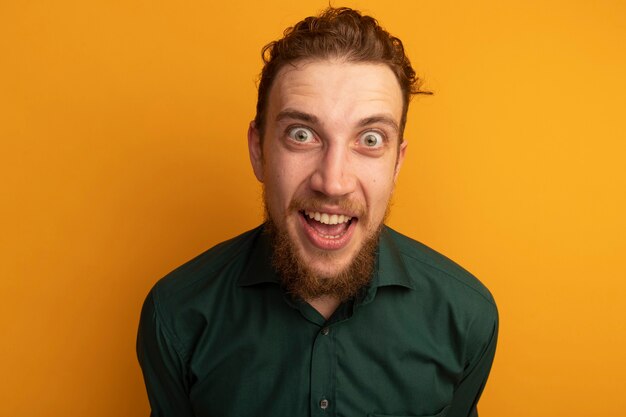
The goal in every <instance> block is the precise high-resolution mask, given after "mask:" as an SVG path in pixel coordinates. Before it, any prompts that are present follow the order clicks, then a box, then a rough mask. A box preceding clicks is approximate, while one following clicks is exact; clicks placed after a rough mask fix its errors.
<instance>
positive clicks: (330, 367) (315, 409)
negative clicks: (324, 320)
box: [310, 326, 335, 417]
mask: <svg viewBox="0 0 626 417" xmlns="http://www.w3.org/2000/svg"><path fill="white" fill-rule="evenodd" d="M334 374H335V346H334V342H333V337H332V334H331V332H330V328H329V326H324V327H322V328H321V329H319V330H318V333H317V336H316V337H315V340H314V342H313V351H312V357H311V374H310V375H311V403H310V406H311V416H312V417H316V416H317V417H323V416H330V415H333V412H332V409H333V407H332V404H331V401H330V400H332V399H333V397H334V385H335V384H334V381H333V378H334Z"/></svg>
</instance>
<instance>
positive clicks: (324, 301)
mask: <svg viewBox="0 0 626 417" xmlns="http://www.w3.org/2000/svg"><path fill="white" fill-rule="evenodd" d="M306 302H307V303H309V305H310V306H311V307H313V308H314V309H315V310H317V312H318V313H320V314H321V315H322V316H323V317H324V318H325V319H326V320H328V319H329V318H330V316H332V315H333V313H334V312H335V310H337V307H339V304H341V301H339V299H338V298H337V297H333V296H331V295H323V296H321V297H317V298H312V299H310V300H306Z"/></svg>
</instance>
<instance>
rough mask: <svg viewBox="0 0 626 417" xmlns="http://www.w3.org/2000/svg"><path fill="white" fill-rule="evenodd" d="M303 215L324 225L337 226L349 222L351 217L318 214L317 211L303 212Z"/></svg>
mask: <svg viewBox="0 0 626 417" xmlns="http://www.w3.org/2000/svg"><path fill="white" fill-rule="evenodd" d="M304 214H306V215H307V216H309V218H311V219H315V220H317V221H318V222H320V223H324V224H339V223H346V222H349V221H350V219H352V217H349V216H345V215H343V214H328V213H320V212H319V211H305V212H304Z"/></svg>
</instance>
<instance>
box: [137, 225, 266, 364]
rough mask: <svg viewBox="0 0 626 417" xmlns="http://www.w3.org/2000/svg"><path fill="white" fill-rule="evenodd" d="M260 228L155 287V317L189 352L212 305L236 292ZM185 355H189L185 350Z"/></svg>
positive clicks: (220, 246) (152, 293)
mask: <svg viewBox="0 0 626 417" xmlns="http://www.w3.org/2000/svg"><path fill="white" fill-rule="evenodd" d="M261 233H262V228H261V227H257V228H255V229H253V230H250V231H247V232H245V233H243V234H241V235H239V236H237V237H235V238H232V239H230V240H227V241H224V242H222V243H219V244H218V245H216V246H214V247H212V248H211V249H209V250H207V251H206V252H204V253H202V254H200V255H198V256H197V257H195V258H193V259H192V260H190V261H188V262H186V263H185V264H183V265H181V266H180V267H178V268H176V269H175V270H173V271H172V272H170V273H169V274H167V275H166V276H165V277H163V278H161V279H160V280H159V281H158V282H157V283H156V284H155V285H154V286H153V287H152V289H151V291H150V294H149V295H148V298H149V299H150V298H151V299H152V303H153V309H154V314H155V319H156V320H157V321H158V322H159V324H160V325H161V326H163V328H164V329H165V330H166V332H167V333H169V334H171V335H172V336H173V337H175V338H177V339H179V340H180V344H181V345H182V350H183V351H188V349H189V348H190V347H191V345H192V344H193V343H194V342H193V339H194V338H195V337H196V336H197V334H198V332H200V331H201V330H202V328H203V327H204V326H205V325H206V323H207V322H208V321H210V320H211V315H212V314H213V313H212V308H209V306H213V307H215V306H218V305H220V300H222V299H225V298H228V297H229V294H232V293H233V292H234V291H236V287H237V279H238V277H239V276H241V274H242V273H243V270H244V268H245V267H246V265H247V263H248V258H249V256H250V253H251V252H252V249H253V247H254V245H255V242H256V240H257V238H258V236H259V234H261ZM183 354H185V353H184V352H183Z"/></svg>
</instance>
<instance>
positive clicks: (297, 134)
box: [287, 127, 313, 143]
mask: <svg viewBox="0 0 626 417" xmlns="http://www.w3.org/2000/svg"><path fill="white" fill-rule="evenodd" d="M287 135H288V136H289V137H290V138H291V139H292V140H295V141H296V142H300V143H305V142H310V141H311V140H312V139H313V132H312V131H311V129H307V128H306V127H294V128H292V129H289V132H288V133H287Z"/></svg>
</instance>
